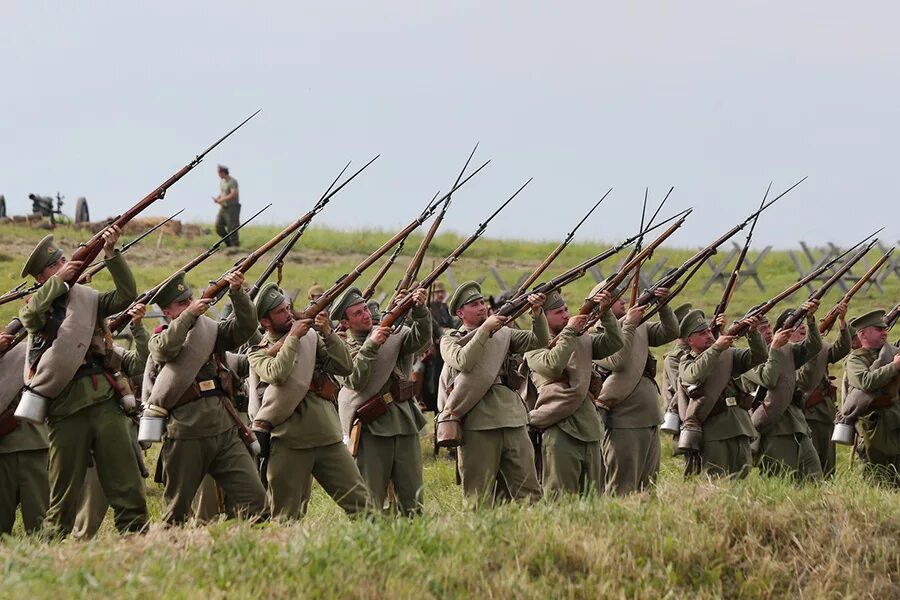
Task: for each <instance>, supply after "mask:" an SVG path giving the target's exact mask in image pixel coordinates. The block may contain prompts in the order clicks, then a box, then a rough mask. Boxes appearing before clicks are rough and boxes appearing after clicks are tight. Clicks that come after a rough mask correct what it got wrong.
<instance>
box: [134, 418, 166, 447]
mask: <svg viewBox="0 0 900 600" xmlns="http://www.w3.org/2000/svg"><path fill="white" fill-rule="evenodd" d="M165 429H166V418H165V417H153V416H149V415H143V416H141V423H140V425H139V426H138V442H139V443H142V444H143V443H150V444H153V443H156V442H161V441H162V437H163V432H164V431H165Z"/></svg>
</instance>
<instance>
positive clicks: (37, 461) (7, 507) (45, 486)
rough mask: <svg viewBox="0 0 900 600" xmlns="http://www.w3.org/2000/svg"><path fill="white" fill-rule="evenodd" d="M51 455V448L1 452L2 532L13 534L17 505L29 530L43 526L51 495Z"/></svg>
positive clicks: (0, 503)
mask: <svg viewBox="0 0 900 600" xmlns="http://www.w3.org/2000/svg"><path fill="white" fill-rule="evenodd" d="M47 457H48V452H47V450H23V451H22V452H10V453H8V454H0V535H3V534H5V533H6V534H9V533H12V529H13V524H14V523H15V522H16V508H17V507H21V509H22V524H23V525H24V526H25V531H26V532H28V533H32V532H34V531H37V530H38V529H40V528H41V523H42V522H43V520H44V515H45V514H46V513H47V503H48V501H49V498H50V484H49V481H48V477H47V460H48V458H47Z"/></svg>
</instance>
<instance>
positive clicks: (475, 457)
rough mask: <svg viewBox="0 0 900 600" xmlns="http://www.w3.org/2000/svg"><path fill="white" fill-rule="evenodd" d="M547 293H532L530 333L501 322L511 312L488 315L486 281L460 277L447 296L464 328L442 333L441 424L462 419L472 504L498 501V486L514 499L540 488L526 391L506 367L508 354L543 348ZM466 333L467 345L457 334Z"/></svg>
mask: <svg viewBox="0 0 900 600" xmlns="http://www.w3.org/2000/svg"><path fill="white" fill-rule="evenodd" d="M545 299H546V298H545V297H544V295H543V294H531V295H529V296H528V302H529V304H530V305H531V315H532V326H531V331H524V330H516V329H512V328H510V327H504V325H505V324H506V322H507V320H508V319H507V318H506V317H500V316H497V315H493V316H490V317H488V314H487V312H488V307H487V304H486V303H485V301H484V296H482V294H481V287H480V286H479V285H478V284H477V283H476V282H474V281H468V282H465V283H463V284H462V285H460V286H459V288H457V290H456V292H454V294H453V297H452V298H451V299H450V307H449V308H450V312H451V313H453V314H455V315H456V316H457V317H458V318H459V319H460V320H461V321H462V326H461V327H460V328H459V329H456V330H453V331H450V332H448V333H446V334H445V335H444V337H443V338H441V356H442V357H443V359H444V363H445V364H444V372H443V373H442V374H441V390H440V396H439V398H438V409H439V410H440V411H441V413H440V415H439V416H438V422H439V425H440V422H442V421H451V422H452V421H462V435H463V439H462V445H461V446H460V448H459V452H458V457H459V469H460V474H461V476H462V485H463V493H464V494H465V496H466V497H467V498H468V499H470V500H472V501H474V502H475V503H478V502H482V501H485V500H487V501H489V502H493V499H494V493H495V489H496V488H498V487H500V488H501V489H505V491H506V492H508V493H509V495H510V496H511V497H512V498H513V499H516V500H520V499H529V500H537V499H539V498H540V496H541V488H540V485H539V484H538V480H537V472H536V471H535V465H534V448H533V447H532V445H531V440H530V439H529V438H528V431H527V430H526V425H527V424H528V413H527V412H526V411H525V406H524V405H523V404H522V399H521V397H520V396H519V395H518V394H517V393H516V392H515V391H513V390H512V389H510V388H509V387H507V386H505V385H503V384H502V383H501V370H502V367H503V366H504V364H506V363H507V358H508V356H509V355H510V354H522V353H525V352H527V351H529V350H536V349H538V348H541V347H544V346H546V345H547V343H548V342H549V341H550V331H549V329H548V327H547V319H546V317H545V316H544V312H543V310H542V308H541V307H542V306H543V304H544V301H545ZM469 331H475V332H476V333H475V334H474V337H472V339H471V340H469V343H468V344H466V345H461V344H459V343H457V340H459V338H461V337H462V336H464V335H466V333H468V332H469Z"/></svg>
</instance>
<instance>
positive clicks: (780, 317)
mask: <svg viewBox="0 0 900 600" xmlns="http://www.w3.org/2000/svg"><path fill="white" fill-rule="evenodd" d="M793 313H794V309H793V308H788V309H786V310H783V311H781V314H780V315H778V318H777V319H775V331H778V330H779V329H781V328H782V327H784V323H785V321H787V320H788V317H790V316H791V315H792V314H793Z"/></svg>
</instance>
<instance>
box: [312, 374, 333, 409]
mask: <svg viewBox="0 0 900 600" xmlns="http://www.w3.org/2000/svg"><path fill="white" fill-rule="evenodd" d="M309 391H311V392H313V393H315V394H316V395H317V396H320V397H322V398H325V399H326V400H328V401H329V402H332V403H334V404H337V398H338V392H339V391H340V387H339V386H338V384H337V383H335V382H334V380H332V379H331V378H330V377H329V376H328V375H326V374H325V373H323V372H322V371H319V370H316V371H315V372H313V376H312V380H311V381H310V382H309Z"/></svg>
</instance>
